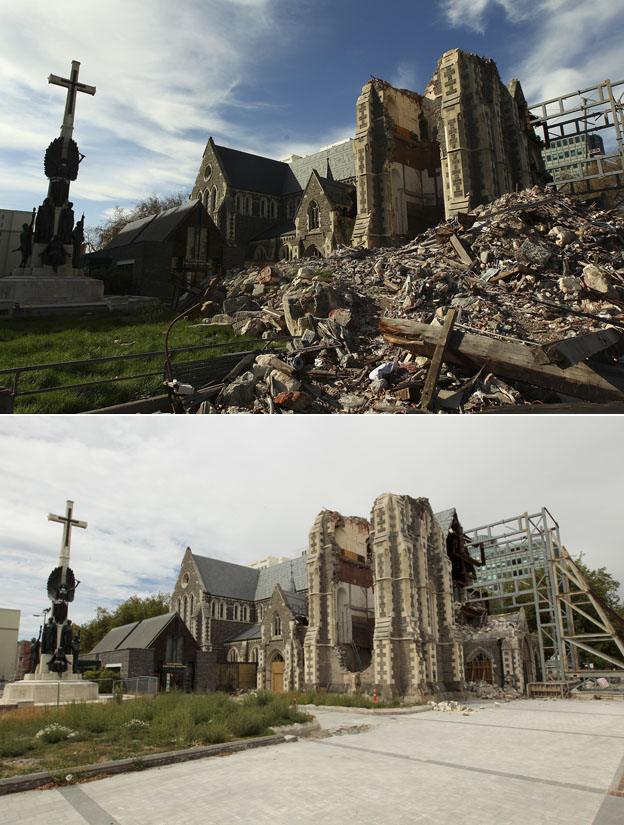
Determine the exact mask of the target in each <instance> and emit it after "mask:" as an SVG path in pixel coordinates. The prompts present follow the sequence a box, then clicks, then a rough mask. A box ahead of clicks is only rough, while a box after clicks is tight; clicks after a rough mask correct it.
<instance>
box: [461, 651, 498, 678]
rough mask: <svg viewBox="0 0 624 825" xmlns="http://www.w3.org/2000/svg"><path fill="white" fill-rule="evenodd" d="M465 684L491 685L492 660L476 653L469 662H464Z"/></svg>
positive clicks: (483, 654)
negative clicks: (483, 683)
mask: <svg viewBox="0 0 624 825" xmlns="http://www.w3.org/2000/svg"><path fill="white" fill-rule="evenodd" d="M466 681H467V682H488V683H489V684H490V685H491V684H493V682H494V678H493V674H492V660H491V659H490V657H489V656H487V655H486V654H485V653H477V655H476V656H474V657H473V658H472V659H471V660H470V661H469V662H466Z"/></svg>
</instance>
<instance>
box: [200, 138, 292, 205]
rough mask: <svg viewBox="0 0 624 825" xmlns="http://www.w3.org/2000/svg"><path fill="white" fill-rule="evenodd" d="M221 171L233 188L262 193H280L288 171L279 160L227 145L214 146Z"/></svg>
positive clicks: (285, 165) (286, 165) (284, 164)
mask: <svg viewBox="0 0 624 825" xmlns="http://www.w3.org/2000/svg"><path fill="white" fill-rule="evenodd" d="M214 149H215V152H216V154H217V156H218V158H219V160H220V161H221V166H222V167H223V171H224V172H225V174H226V175H227V177H228V180H229V181H230V184H231V185H232V186H233V187H234V189H247V190H249V191H251V192H260V193H261V194H263V195H281V194H282V191H283V189H284V181H285V178H286V175H287V173H288V171H289V169H288V164H287V163H284V161H281V160H272V159H271V158H263V157H262V156H261V155H252V154H250V153H249V152H240V151H239V150H238V149H229V148H228V147H227V146H217V145H216V144H215V146H214Z"/></svg>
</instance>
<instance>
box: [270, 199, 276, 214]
mask: <svg viewBox="0 0 624 825" xmlns="http://www.w3.org/2000/svg"><path fill="white" fill-rule="evenodd" d="M271 217H272V218H276V217H277V203H276V202H275V201H271Z"/></svg>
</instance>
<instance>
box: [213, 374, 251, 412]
mask: <svg viewBox="0 0 624 825" xmlns="http://www.w3.org/2000/svg"><path fill="white" fill-rule="evenodd" d="M255 386H256V377H255V375H254V374H253V372H245V373H243V375H241V376H240V377H239V378H237V379H236V381H233V382H232V383H231V384H230V385H229V386H227V387H225V389H224V390H223V395H222V397H221V399H222V402H223V405H224V406H226V407H246V406H247V405H248V404H251V403H253V400H254V397H255V393H254V389H255Z"/></svg>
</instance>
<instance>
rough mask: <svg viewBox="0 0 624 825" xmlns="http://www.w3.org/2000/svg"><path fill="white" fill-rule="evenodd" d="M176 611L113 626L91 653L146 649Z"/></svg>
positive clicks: (173, 616)
mask: <svg viewBox="0 0 624 825" xmlns="http://www.w3.org/2000/svg"><path fill="white" fill-rule="evenodd" d="M175 616H177V613H163V614H162V615H161V616H153V617H152V618H151V619H142V620H141V621H139V622H131V623H130V624H125V625H122V626H121V627H115V628H113V629H112V630H109V632H108V633H107V634H106V636H104V638H103V639H101V640H100V641H99V642H98V643H97V644H96V646H95V647H94V648H93V650H92V651H91V653H104V652H108V651H111V650H128V649H130V648H132V649H134V650H146V649H147V648H149V647H150V646H151V645H152V643H153V642H154V640H155V639H156V638H157V637H158V636H160V634H161V633H162V631H163V630H164V629H165V628H166V627H167V625H168V624H169V622H171V621H172V620H173V619H174V618H175Z"/></svg>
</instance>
